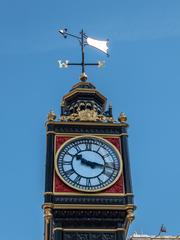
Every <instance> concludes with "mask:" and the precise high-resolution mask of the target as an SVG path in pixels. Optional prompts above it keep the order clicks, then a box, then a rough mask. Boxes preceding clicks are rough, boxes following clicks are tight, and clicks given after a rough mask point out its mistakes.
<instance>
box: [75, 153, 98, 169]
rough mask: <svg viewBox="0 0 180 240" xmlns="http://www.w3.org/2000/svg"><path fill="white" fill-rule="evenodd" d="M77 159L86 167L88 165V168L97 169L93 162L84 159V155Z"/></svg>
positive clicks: (77, 156)
mask: <svg viewBox="0 0 180 240" xmlns="http://www.w3.org/2000/svg"><path fill="white" fill-rule="evenodd" d="M76 159H77V160H81V163H82V164H85V165H87V166H90V167H91V168H94V167H95V166H94V163H93V162H91V161H88V160H87V159H85V158H83V157H82V154H79V155H76Z"/></svg>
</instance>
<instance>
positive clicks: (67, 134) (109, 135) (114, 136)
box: [46, 131, 128, 138]
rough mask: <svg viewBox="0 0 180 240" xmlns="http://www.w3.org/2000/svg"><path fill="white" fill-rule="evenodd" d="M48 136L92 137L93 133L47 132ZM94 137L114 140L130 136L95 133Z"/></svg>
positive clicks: (125, 134)
mask: <svg viewBox="0 0 180 240" xmlns="http://www.w3.org/2000/svg"><path fill="white" fill-rule="evenodd" d="M46 134H55V135H60V136H72V137H74V136H83V135H90V136H92V133H91V134H87V133H81V134H80V133H57V132H55V131H47V132H46ZM93 136H99V137H106V136H107V137H113V138H119V137H122V136H128V134H127V133H120V134H113V135H112V133H109V134H107V133H105V134H102V133H101V134H98V133H94V134H93Z"/></svg>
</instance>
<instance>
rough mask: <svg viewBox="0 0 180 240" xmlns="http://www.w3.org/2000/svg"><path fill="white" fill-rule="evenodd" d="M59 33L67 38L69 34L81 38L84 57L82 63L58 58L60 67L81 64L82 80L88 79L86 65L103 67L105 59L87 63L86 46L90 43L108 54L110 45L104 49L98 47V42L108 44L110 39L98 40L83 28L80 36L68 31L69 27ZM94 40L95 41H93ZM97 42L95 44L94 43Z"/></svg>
mask: <svg viewBox="0 0 180 240" xmlns="http://www.w3.org/2000/svg"><path fill="white" fill-rule="evenodd" d="M59 33H60V34H61V35H62V36H63V37H64V38H67V37H68V36H70V37H73V38H76V39H78V40H79V43H80V46H81V58H82V61H81V63H70V62H69V61H68V60H58V63H59V67H60V68H67V67H68V66H81V69H82V70H81V76H80V80H81V81H86V80H87V75H86V74H85V67H86V66H97V67H99V68H101V67H103V66H104V64H105V61H98V62H97V63H86V62H85V53H84V47H85V46H86V45H90V46H93V47H95V48H97V49H99V50H101V51H103V52H105V53H106V54H107V56H109V55H108V53H107V49H108V47H107V46H106V47H107V48H106V47H105V50H103V49H102V48H101V47H100V48H99V47H98V46H97V47H96V44H98V43H99V42H100V43H103V44H105V45H106V44H107V42H108V40H107V41H98V40H95V39H90V38H88V36H87V35H86V34H85V33H84V31H83V29H82V30H81V32H80V36H77V35H74V34H71V33H69V32H68V31H67V28H65V29H63V30H59ZM88 40H89V41H88ZM92 41H93V42H92ZM94 42H95V44H94Z"/></svg>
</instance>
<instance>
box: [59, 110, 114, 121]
mask: <svg viewBox="0 0 180 240" xmlns="http://www.w3.org/2000/svg"><path fill="white" fill-rule="evenodd" d="M60 120H61V121H63V122H66V121H67V122H68V121H85V122H96V121H99V122H111V123H114V122H115V120H114V119H113V118H112V117H109V116H105V115H102V114H98V113H97V111H96V110H90V109H85V110H81V111H78V112H77V113H72V114H70V115H67V116H66V115H62V116H61V117H60Z"/></svg>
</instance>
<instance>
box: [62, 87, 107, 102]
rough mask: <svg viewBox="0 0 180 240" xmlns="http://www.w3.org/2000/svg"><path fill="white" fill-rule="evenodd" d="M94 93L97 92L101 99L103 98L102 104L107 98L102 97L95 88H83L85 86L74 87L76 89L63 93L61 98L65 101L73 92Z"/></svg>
mask: <svg viewBox="0 0 180 240" xmlns="http://www.w3.org/2000/svg"><path fill="white" fill-rule="evenodd" d="M79 92H80V93H94V94H97V95H98V96H99V97H100V98H101V99H103V101H104V104H105V102H106V100H107V98H106V97H104V96H103V95H102V94H101V93H100V92H99V91H98V90H96V89H85V88H76V89H73V90H72V91H71V92H69V93H67V94H65V95H64V97H63V100H64V101H65V100H66V99H67V98H69V97H71V96H73V95H74V94H76V93H79Z"/></svg>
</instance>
